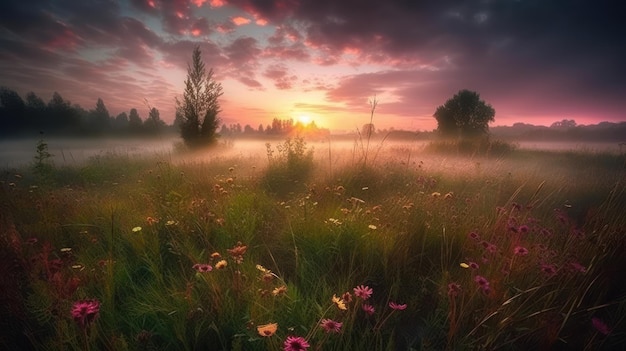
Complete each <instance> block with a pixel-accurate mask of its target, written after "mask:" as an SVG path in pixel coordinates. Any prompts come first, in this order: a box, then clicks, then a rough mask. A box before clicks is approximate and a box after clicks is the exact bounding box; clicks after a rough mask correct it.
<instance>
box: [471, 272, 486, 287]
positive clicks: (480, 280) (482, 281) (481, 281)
mask: <svg viewBox="0 0 626 351" xmlns="http://www.w3.org/2000/svg"><path fill="white" fill-rule="evenodd" d="M474 281H475V282H476V283H477V284H478V285H479V286H480V287H481V288H483V287H485V286H489V281H488V280H487V279H486V278H485V277H483V276H481V275H477V276H475V277H474Z"/></svg>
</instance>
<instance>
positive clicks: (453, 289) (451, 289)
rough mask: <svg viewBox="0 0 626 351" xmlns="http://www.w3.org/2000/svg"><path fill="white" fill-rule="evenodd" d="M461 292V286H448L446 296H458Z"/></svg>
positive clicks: (453, 284)
mask: <svg viewBox="0 0 626 351" xmlns="http://www.w3.org/2000/svg"><path fill="white" fill-rule="evenodd" d="M460 291H461V286H460V285H459V284H457V283H450V284H448V296H458V295H459V292H460Z"/></svg>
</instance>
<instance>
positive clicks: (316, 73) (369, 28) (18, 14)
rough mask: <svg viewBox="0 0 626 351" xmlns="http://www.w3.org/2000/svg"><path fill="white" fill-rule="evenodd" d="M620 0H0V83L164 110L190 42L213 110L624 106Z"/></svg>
mask: <svg viewBox="0 0 626 351" xmlns="http://www.w3.org/2000/svg"><path fill="white" fill-rule="evenodd" d="M619 3H620V2H619V1H608V0H606V1H605V0H600V1H591V0H589V1H582V0H554V1H551V0H480V1H479V0H477V1H446V0H443V1H437V0H428V1H423V0H391V1H382V0H346V1H336V0H278V1H271V0H191V1H190V0H172V1H166V0H127V1H110V0H98V1H95V0H84V1H75V0H52V1H50V0H27V1H26V0H20V1H14V0H9V1H2V4H0V85H1V86H5V87H8V88H10V89H13V90H15V91H17V92H18V93H19V94H20V95H21V96H22V97H24V96H25V94H26V93H27V92H29V91H33V92H35V93H36V94H37V95H39V96H40V97H42V98H43V99H44V101H49V100H50V98H51V96H52V93H53V92H54V91H58V92H59V93H60V94H61V96H63V98H65V99H67V100H70V101H71V102H72V103H76V104H80V105H81V106H82V107H83V108H85V109H93V108H94V107H95V104H96V100H97V99H98V98H102V99H103V100H104V102H105V104H106V106H107V108H108V110H109V112H110V114H111V115H112V116H115V115H117V114H118V113H120V112H123V111H128V110H130V109H131V108H137V109H138V110H139V112H140V115H141V116H142V117H143V118H146V116H147V110H148V108H147V107H146V103H145V101H144V100H145V99H147V101H148V103H149V104H150V105H151V106H153V107H156V108H157V109H159V110H160V112H161V118H162V119H164V120H165V121H167V122H168V123H171V121H172V120H173V118H174V109H175V98H176V96H180V95H181V94H182V92H183V86H184V84H183V82H184V80H185V76H186V70H187V63H188V62H190V61H191V53H192V51H193V48H194V46H196V45H199V46H200V48H201V50H202V57H203V59H204V61H205V63H206V65H207V67H212V68H213V70H214V72H215V77H216V78H217V80H218V81H219V82H221V83H222V85H223V87H224V95H223V97H222V99H221V105H222V110H223V111H222V113H221V115H220V116H221V118H222V121H223V122H224V123H227V124H230V123H240V124H242V125H245V124H250V125H251V126H253V127H254V128H255V129H256V128H257V127H258V125H259V124H263V125H267V124H269V123H271V120H272V118H275V117H277V118H282V119H286V118H293V119H294V120H297V119H298V118H300V117H301V116H307V117H309V118H311V119H312V120H314V121H316V123H317V124H318V125H319V126H322V127H326V128H330V129H331V130H335V131H339V130H348V131H350V130H355V128H359V127H360V126H362V125H363V124H364V123H368V122H369V105H368V100H370V99H371V98H373V97H374V96H376V98H377V100H378V101H379V105H378V109H377V113H376V115H375V117H374V125H375V126H376V127H377V128H379V129H380V128H390V127H393V128H396V129H408V130H432V129H434V128H436V122H435V120H434V118H433V117H432V114H433V112H434V111H435V109H436V108H437V106H438V105H441V104H443V103H444V102H445V101H446V100H447V99H449V98H450V97H452V95H454V94H455V93H456V92H458V91H459V90H461V89H470V90H474V91H476V92H478V93H479V94H480V95H481V97H482V99H484V100H485V101H486V102H488V103H490V104H491V105H492V106H493V107H494V108H495V110H496V117H495V119H496V121H495V123H493V124H492V125H512V124H513V123H515V122H524V123H532V124H543V125H550V124H551V123H552V122H554V121H557V120H562V119H565V118H566V119H575V120H576V121H577V122H578V123H579V124H593V123H598V122H600V121H614V122H618V121H626V112H625V111H626V69H625V67H626V65H625V64H624V62H626V30H625V28H626V26H625V25H624V24H623V19H622V17H623V15H622V14H623V12H621V11H620V10H619V7H618V5H619Z"/></svg>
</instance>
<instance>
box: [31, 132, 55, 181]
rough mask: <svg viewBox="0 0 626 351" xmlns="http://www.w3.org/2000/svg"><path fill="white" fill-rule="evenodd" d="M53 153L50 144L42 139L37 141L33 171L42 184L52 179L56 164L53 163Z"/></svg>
mask: <svg viewBox="0 0 626 351" xmlns="http://www.w3.org/2000/svg"><path fill="white" fill-rule="evenodd" d="M52 156H54V155H52V154H51V153H50V152H49V151H48V144H47V143H46V142H45V141H44V140H43V139H40V140H39V141H38V142H37V148H36V154H35V157H34V163H33V173H34V174H35V176H36V177H37V179H38V182H39V183H40V184H44V183H49V182H50V181H52V177H53V172H54V165H53V163H52Z"/></svg>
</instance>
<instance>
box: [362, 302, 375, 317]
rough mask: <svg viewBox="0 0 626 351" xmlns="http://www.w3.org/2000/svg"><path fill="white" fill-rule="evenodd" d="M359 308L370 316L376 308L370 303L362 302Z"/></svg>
mask: <svg viewBox="0 0 626 351" xmlns="http://www.w3.org/2000/svg"><path fill="white" fill-rule="evenodd" d="M361 309H362V310H363V311H365V313H367V314H368V315H370V316H371V315H373V314H374V312H376V309H375V308H374V306H372V305H370V304H363V306H361Z"/></svg>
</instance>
